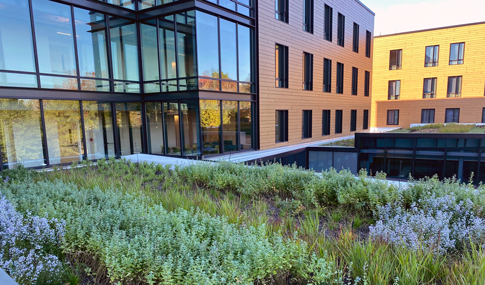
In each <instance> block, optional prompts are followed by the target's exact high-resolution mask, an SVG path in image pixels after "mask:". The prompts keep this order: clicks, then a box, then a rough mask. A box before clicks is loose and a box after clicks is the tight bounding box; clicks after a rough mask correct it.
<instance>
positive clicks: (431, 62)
mask: <svg viewBox="0 0 485 285" xmlns="http://www.w3.org/2000/svg"><path fill="white" fill-rule="evenodd" d="M439 50H440V46H429V47H426V58H425V60H424V66H425V67H429V66H438V55H439Z"/></svg>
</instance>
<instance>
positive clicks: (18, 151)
mask: <svg viewBox="0 0 485 285" xmlns="http://www.w3.org/2000/svg"><path fill="white" fill-rule="evenodd" d="M0 148H1V151H2V162H1V163H2V164H3V168H4V169H6V168H7V169H12V168H16V167H17V166H18V163H21V164H22V165H23V166H25V167H36V166H42V165H45V159H44V152H43V143H42V131H41V123H40V105H39V100H22V99H0Z"/></svg>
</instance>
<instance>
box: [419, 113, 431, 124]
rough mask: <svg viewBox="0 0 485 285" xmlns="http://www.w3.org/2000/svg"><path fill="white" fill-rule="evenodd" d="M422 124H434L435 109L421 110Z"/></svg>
mask: <svg viewBox="0 0 485 285" xmlns="http://www.w3.org/2000/svg"><path fill="white" fill-rule="evenodd" d="M421 124H434V109H423V110H421Z"/></svg>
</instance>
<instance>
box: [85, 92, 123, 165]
mask: <svg viewBox="0 0 485 285" xmlns="http://www.w3.org/2000/svg"><path fill="white" fill-rule="evenodd" d="M82 104H83V105H82V106H83V116H84V129H85V134H86V151H87V156H88V158H87V159H88V160H96V159H102V158H108V157H112V156H115V141H114V132H113V119H112V112H111V104H109V103H102V102H96V101H83V102H82Z"/></svg>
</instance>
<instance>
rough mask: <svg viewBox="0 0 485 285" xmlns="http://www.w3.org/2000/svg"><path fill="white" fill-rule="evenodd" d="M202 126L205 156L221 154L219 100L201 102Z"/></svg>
mask: <svg viewBox="0 0 485 285" xmlns="http://www.w3.org/2000/svg"><path fill="white" fill-rule="evenodd" d="M200 126H201V129H202V151H203V154H217V153H220V149H219V142H220V128H221V103H220V101H218V100H201V101H200Z"/></svg>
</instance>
